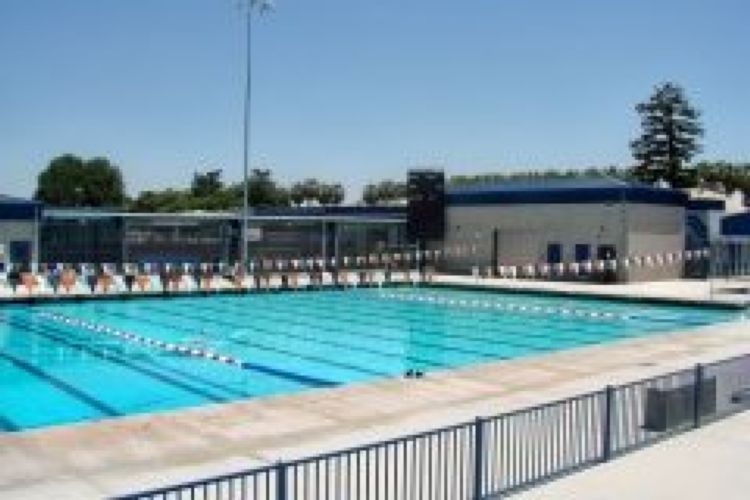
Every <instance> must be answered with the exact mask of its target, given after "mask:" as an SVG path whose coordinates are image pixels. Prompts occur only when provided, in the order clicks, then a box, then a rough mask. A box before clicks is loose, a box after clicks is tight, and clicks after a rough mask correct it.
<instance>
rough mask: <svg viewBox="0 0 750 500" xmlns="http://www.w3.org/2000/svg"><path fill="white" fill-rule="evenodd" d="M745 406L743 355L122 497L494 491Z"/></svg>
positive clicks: (748, 366)
mask: <svg viewBox="0 0 750 500" xmlns="http://www.w3.org/2000/svg"><path fill="white" fill-rule="evenodd" d="M749 406H750V355H744V356H740V357H736V358H731V359H726V360H723V361H719V362H716V363H711V364H707V365H697V366H695V367H694V368H691V369H687V370H682V371H678V372H674V373H670V374H667V375H662V376H658V377H653V378H648V379H644V380H639V381H636V382H631V383H628V384H624V385H619V386H608V387H606V388H605V389H603V390H600V391H596V392H591V393H587V394H581V395H577V396H574V397H571V398H567V399H563V400H559V401H554V402H551V403H547V404H543V405H539V406H535V407H532V408H525V409H521V410H517V411H514V412H510V413H504V414H501V415H497V416H493V417H488V418H477V419H476V420H474V421H472V422H466V423H462V424H458V425H454V426H450V427H444V428H441V429H436V430H432V431H428V432H423V433H419V434H413V435H410V436H405V437H401V438H396V439H391V440H387V441H382V442H379V443H376V444H369V445H365V446H360V447H354V448H350V449H346V450H339V451H336V452H332V453H327V454H322V455H318V456H314V457H308V458H303V459H298V460H293V461H289V462H279V463H277V464H275V465H272V466H267V467H262V468H257V469H253V470H249V471H243V472H239V473H236V474H229V475H224V476H219V477H212V478H208V479H204V480H200V481H195V482H190V483H184V484H181V485H177V486H170V487H166V488H160V489H156V490H151V491H144V492H141V493H136V494H133V495H127V496H123V497H119V498H121V499H202V500H209V499H211V500H213V499H215V500H220V499H247V500H334V499H336V500H348V499H352V500H353V499H363V500H413V499H420V500H421V499H427V500H433V499H437V500H462V499H466V500H469V499H487V498H497V497H501V496H504V495H508V494H511V493H513V492H514V491H518V490H520V489H524V488H528V487H530V486H533V485H535V484H538V483H540V482H542V481H547V480H550V479H553V478H555V477H557V476H560V475H563V474H566V473H570V472H572V471H575V470H577V469H581V468H583V467H587V466H591V465H594V464H597V463H600V462H604V461H607V460H609V459H611V458H614V457H616V456H618V455H621V454H624V453H627V452H629V451H632V450H634V449H637V448H640V447H642V446H645V445H648V444H651V443H653V442H655V441H658V440H661V439H665V438H667V437H669V436H671V435H674V434H677V433H680V432H684V431H687V430H689V429H692V428H695V427H698V426H700V425H702V424H703V423H708V422H712V421H715V420H717V419H720V418H723V417H726V416H728V415H731V414H734V413H736V412H739V411H741V410H743V409H746V408H748V407H749Z"/></svg>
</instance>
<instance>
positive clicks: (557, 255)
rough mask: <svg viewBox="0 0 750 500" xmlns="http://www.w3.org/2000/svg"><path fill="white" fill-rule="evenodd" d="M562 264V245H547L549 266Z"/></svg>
mask: <svg viewBox="0 0 750 500" xmlns="http://www.w3.org/2000/svg"><path fill="white" fill-rule="evenodd" d="M560 262H562V245H561V244H560V243H549V244H548V245H547V264H559V263H560Z"/></svg>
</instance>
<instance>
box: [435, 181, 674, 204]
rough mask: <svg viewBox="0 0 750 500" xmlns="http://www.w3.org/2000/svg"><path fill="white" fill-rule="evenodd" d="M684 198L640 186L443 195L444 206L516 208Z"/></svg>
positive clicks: (646, 201) (475, 191) (649, 201)
mask: <svg viewBox="0 0 750 500" xmlns="http://www.w3.org/2000/svg"><path fill="white" fill-rule="evenodd" d="M687 201H688V196H687V195H686V194H685V193H682V192H680V191H675V190H672V189H658V188H650V187H642V186H628V187H611V188H559V189H552V188H548V189H544V188H537V189H527V190H516V189H502V188H495V189H485V190H482V189H476V190H474V191H452V192H449V193H448V194H447V195H446V202H447V204H448V205H449V206H450V205H453V206H464V205H520V204H540V203H548V204H581V203H584V204H586V203H616V202H629V203H647V204H652V205H669V206H685V205H686V204H687Z"/></svg>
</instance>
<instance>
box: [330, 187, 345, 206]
mask: <svg viewBox="0 0 750 500" xmlns="http://www.w3.org/2000/svg"><path fill="white" fill-rule="evenodd" d="M328 187H329V188H330V190H331V194H330V204H331V205H341V204H342V203H343V202H344V198H346V190H345V189H344V186H342V185H341V184H339V183H336V184H330V185H329V186H328Z"/></svg>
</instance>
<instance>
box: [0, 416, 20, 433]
mask: <svg viewBox="0 0 750 500" xmlns="http://www.w3.org/2000/svg"><path fill="white" fill-rule="evenodd" d="M20 430H21V428H20V427H19V426H17V425H16V424H14V423H13V422H12V421H10V420H9V419H7V418H5V417H4V416H2V415H0V431H3V432H16V431H20Z"/></svg>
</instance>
